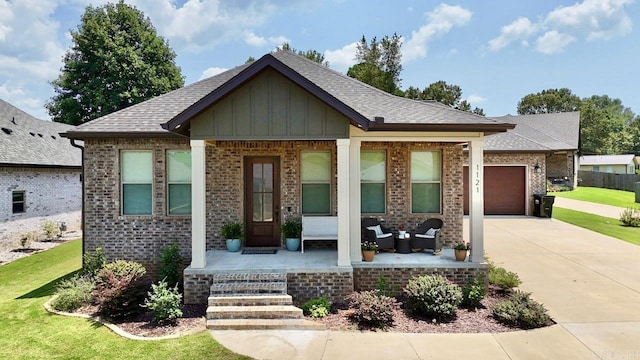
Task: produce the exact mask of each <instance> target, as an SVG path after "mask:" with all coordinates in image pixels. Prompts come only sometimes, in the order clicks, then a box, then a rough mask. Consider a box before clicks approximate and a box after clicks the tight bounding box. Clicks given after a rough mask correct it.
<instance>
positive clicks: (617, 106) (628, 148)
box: [580, 95, 635, 154]
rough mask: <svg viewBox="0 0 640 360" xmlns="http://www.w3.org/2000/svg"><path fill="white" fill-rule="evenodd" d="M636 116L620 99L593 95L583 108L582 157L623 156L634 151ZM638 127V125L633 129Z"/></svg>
mask: <svg viewBox="0 0 640 360" xmlns="http://www.w3.org/2000/svg"><path fill="white" fill-rule="evenodd" d="M634 117H635V114H634V113H633V112H632V111H631V109H629V108H627V107H624V106H623V105H622V101H621V100H620V99H612V98H610V97H609V96H607V95H593V96H591V97H590V98H584V99H582V104H581V106H580V141H581V147H580V149H581V152H582V153H583V154H622V153H630V152H633V151H634V141H633V140H634V139H633V138H634V135H635V134H634V127H633V126H632V124H633V121H634ZM634 126H635V125H634Z"/></svg>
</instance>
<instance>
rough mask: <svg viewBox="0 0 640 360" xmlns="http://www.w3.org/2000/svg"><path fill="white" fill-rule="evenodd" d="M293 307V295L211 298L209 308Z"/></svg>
mask: <svg viewBox="0 0 640 360" xmlns="http://www.w3.org/2000/svg"><path fill="white" fill-rule="evenodd" d="M259 305H293V299H292V298H291V295H288V294H286V295H270V294H266V295H255V294H254V295H244V296H241V295H232V296H210V297H209V306H259Z"/></svg>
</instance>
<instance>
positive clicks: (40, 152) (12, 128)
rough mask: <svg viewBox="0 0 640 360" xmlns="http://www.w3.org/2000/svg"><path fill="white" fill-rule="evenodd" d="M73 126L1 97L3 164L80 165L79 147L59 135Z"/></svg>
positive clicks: (0, 122)
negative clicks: (34, 113)
mask: <svg viewBox="0 0 640 360" xmlns="http://www.w3.org/2000/svg"><path fill="white" fill-rule="evenodd" d="M74 128H75V127H74V126H71V125H66V124H61V123H55V122H51V121H46V120H39V119H36V118H34V117H33V116H31V115H29V114H27V113H26V112H24V111H22V110H20V109H18V108H16V107H15V106H13V105H11V104H9V103H8V102H6V101H4V100H2V99H0V149H2V151H0V166H25V167H32V166H45V167H78V168H79V167H80V166H81V165H82V159H81V156H82V155H81V151H80V149H78V148H75V147H73V146H71V143H70V142H69V139H65V138H63V137H61V136H60V135H59V134H60V133H63V132H67V131H70V130H73V129H74Z"/></svg>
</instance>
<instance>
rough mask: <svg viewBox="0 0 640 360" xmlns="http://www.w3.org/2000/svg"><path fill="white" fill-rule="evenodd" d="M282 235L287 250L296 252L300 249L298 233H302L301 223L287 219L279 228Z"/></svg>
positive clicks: (295, 219) (297, 220) (296, 219)
mask: <svg viewBox="0 0 640 360" xmlns="http://www.w3.org/2000/svg"><path fill="white" fill-rule="evenodd" d="M280 230H282V232H283V233H284V239H285V244H286V245H287V250H289V251H298V249H299V248H300V233H302V222H301V221H300V219H298V218H294V219H289V220H287V221H285V222H284V224H282V225H281V226H280Z"/></svg>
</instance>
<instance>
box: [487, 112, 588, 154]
mask: <svg viewBox="0 0 640 360" xmlns="http://www.w3.org/2000/svg"><path fill="white" fill-rule="evenodd" d="M494 119H497V120H500V121H504V122H508V123H512V124H516V127H515V128H514V129H511V130H508V131H507V132H505V133H498V134H494V135H490V136H487V137H486V138H485V150H486V151H512V152H513V151H564V150H577V149H578V142H579V138H580V112H578V111H573V112H564V113H553V114H536V115H518V116H513V115H507V116H501V117H495V118H494Z"/></svg>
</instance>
